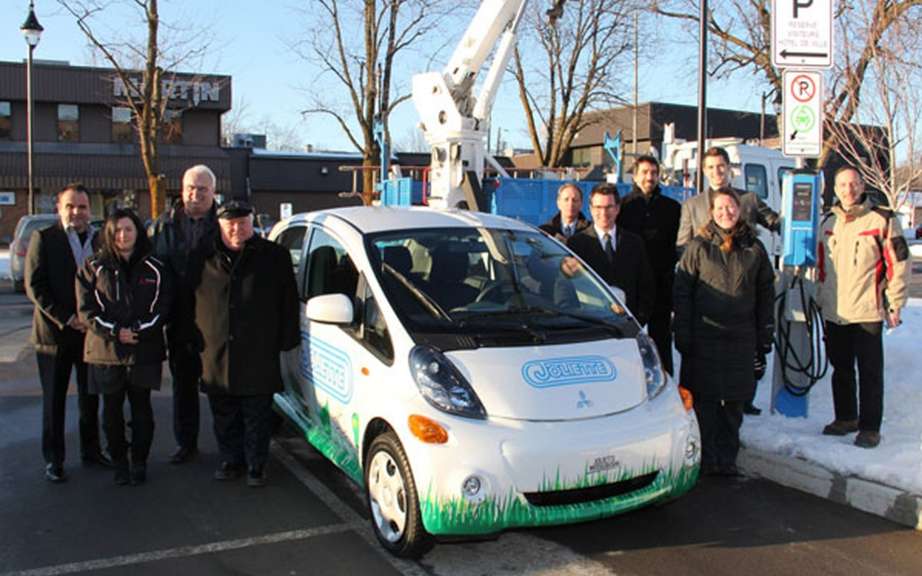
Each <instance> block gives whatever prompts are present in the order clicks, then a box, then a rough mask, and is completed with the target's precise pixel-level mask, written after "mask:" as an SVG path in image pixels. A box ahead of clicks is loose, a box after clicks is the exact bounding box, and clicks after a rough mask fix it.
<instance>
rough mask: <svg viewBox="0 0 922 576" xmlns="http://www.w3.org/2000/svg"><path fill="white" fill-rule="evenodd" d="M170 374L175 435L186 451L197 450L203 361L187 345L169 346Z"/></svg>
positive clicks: (178, 443) (177, 441)
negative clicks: (187, 449) (200, 381)
mask: <svg viewBox="0 0 922 576" xmlns="http://www.w3.org/2000/svg"><path fill="white" fill-rule="evenodd" d="M170 374H171V375H172V376H173V436H174V437H175V438H176V444H177V445H178V446H182V447H184V448H190V449H192V448H198V428H199V394H198V387H199V380H200V379H201V377H202V361H201V358H199V355H198V353H197V352H190V351H189V350H187V349H186V348H185V347H184V346H175V347H174V346H170Z"/></svg>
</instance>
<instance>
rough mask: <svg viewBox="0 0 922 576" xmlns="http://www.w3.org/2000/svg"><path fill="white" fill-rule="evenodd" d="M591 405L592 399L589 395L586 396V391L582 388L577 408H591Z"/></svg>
mask: <svg viewBox="0 0 922 576" xmlns="http://www.w3.org/2000/svg"><path fill="white" fill-rule="evenodd" d="M590 406H592V400H590V399H589V397H588V396H586V393H585V392H583V391H582V390H580V391H579V401H577V403H576V409H577V410H579V409H580V408H589V407H590Z"/></svg>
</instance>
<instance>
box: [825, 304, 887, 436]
mask: <svg viewBox="0 0 922 576" xmlns="http://www.w3.org/2000/svg"><path fill="white" fill-rule="evenodd" d="M882 330H883V323H882V322H866V323H863V324H835V323H833V322H827V323H826V354H827V355H828V356H829V363H830V364H832V401H833V405H834V406H835V411H836V420H858V429H859V430H870V431H873V432H880V422H881V420H882V418H883V413H884V344H883V339H882V337H881V332H882ZM856 361H857V364H858V379H859V380H860V382H859V383H858V384H860V385H859V386H858V398H857V401H856V397H855V388H856V379H855V363H856ZM859 408H860V410H859Z"/></svg>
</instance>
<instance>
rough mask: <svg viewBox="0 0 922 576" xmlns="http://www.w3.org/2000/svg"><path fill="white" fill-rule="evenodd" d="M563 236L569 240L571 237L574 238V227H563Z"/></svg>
mask: <svg viewBox="0 0 922 576" xmlns="http://www.w3.org/2000/svg"><path fill="white" fill-rule="evenodd" d="M563 235H564V236H566V237H567V238H569V237H570V236H573V227H572V226H569V225H568V226H564V227H563Z"/></svg>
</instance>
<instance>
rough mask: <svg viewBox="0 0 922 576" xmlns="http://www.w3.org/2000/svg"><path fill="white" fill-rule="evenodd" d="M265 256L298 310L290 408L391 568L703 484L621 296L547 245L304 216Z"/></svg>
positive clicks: (500, 235)
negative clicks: (351, 497)
mask: <svg viewBox="0 0 922 576" xmlns="http://www.w3.org/2000/svg"><path fill="white" fill-rule="evenodd" d="M270 238H271V239H273V240H275V241H276V242H279V243H280V244H282V245H284V246H286V247H287V248H288V249H289V250H290V251H291V255H292V261H293V264H294V266H295V273H296V277H297V280H298V287H299V290H300V296H301V300H302V306H301V346H300V349H299V350H298V351H297V352H292V353H290V354H288V355H286V356H285V357H284V358H283V363H284V366H283V374H284V378H285V391H284V392H283V393H281V394H277V395H276V397H275V400H276V403H277V406H278V407H279V408H280V409H281V410H282V411H283V412H284V413H285V414H286V415H287V416H288V417H289V418H290V419H291V420H292V421H293V422H294V423H296V424H297V425H298V426H299V427H300V429H301V430H303V432H304V434H305V436H306V438H307V439H308V441H309V442H310V443H311V444H313V445H314V446H315V447H316V448H317V449H318V450H319V451H320V452H321V453H323V454H324V455H325V456H326V457H328V458H329V459H330V460H332V461H333V462H334V463H335V464H336V465H337V466H339V467H340V468H341V469H342V470H343V471H345V473H346V474H348V475H349V476H350V477H351V478H352V479H353V480H355V481H356V482H358V483H359V484H360V485H362V486H364V488H365V492H366V495H367V500H368V506H369V510H370V513H371V520H372V525H373V527H374V530H375V533H376V534H377V536H378V538H379V540H380V541H381V543H382V545H383V546H385V547H386V548H387V549H388V550H390V551H391V552H392V553H394V554H397V555H402V556H413V555H418V554H420V553H422V552H423V551H425V549H426V548H427V546H428V544H429V543H430V542H431V540H432V538H431V537H432V536H447V535H452V536H458V535H480V534H490V533H495V532H498V531H501V530H503V529H506V528H512V527H519V526H541V525H551V524H563V523H569V522H579V521H584V520H591V519H596V518H602V517H605V516H610V515H613V514H617V513H620V512H624V511H627V510H632V509H635V508H638V507H641V506H644V505H647V504H650V503H653V502H658V501H663V500H666V499H671V498H674V497H676V496H678V495H680V494H682V493H684V492H686V491H688V490H689V489H690V488H691V487H692V486H693V485H694V484H695V482H696V480H697V478H698V467H699V461H700V450H699V446H700V438H699V432H698V424H697V421H696V419H695V416H694V412H693V411H692V410H691V401H690V398H689V397H688V396H687V395H685V396H683V395H682V394H680V392H679V389H678V388H677V387H676V386H675V385H674V384H673V383H672V382H671V381H670V380H669V378H668V377H667V376H666V374H665V373H664V372H663V370H662V368H661V366H660V362H659V359H658V357H657V353H656V349H655V347H654V344H653V341H652V340H651V339H650V338H649V337H648V336H647V335H646V333H645V332H643V331H642V330H641V329H640V327H639V326H638V325H637V323H636V322H635V320H634V319H633V317H632V316H631V315H630V313H629V312H628V311H626V310H625V309H624V308H623V306H622V305H621V303H620V302H619V300H618V299H617V298H616V297H615V296H614V295H613V293H612V290H611V289H610V288H609V287H608V286H606V285H605V283H604V282H602V281H601V280H600V279H599V278H598V277H597V276H596V275H595V274H594V273H592V272H590V271H588V270H587V268H586V267H585V265H584V264H583V263H582V262H581V261H579V260H578V259H577V258H576V257H575V256H573V254H572V253H570V252H569V251H568V250H567V249H566V248H565V247H564V246H563V245H561V244H560V243H558V242H557V241H556V240H553V239H551V238H549V237H547V236H545V235H544V234H542V233H541V232H540V231H538V230H537V229H535V228H533V227H531V226H529V225H527V224H523V223H521V222H518V221H516V220H511V219H508V218H503V217H499V216H492V215H489V214H482V213H475V212H468V211H452V210H439V211H436V210H430V209H427V208H372V207H361V208H343V209H335V210H324V211H319V212H312V213H308V214H299V215H296V216H293V217H292V218H289V219H287V220H285V221H282V222H280V223H278V224H277V225H276V226H275V228H274V229H273V231H272V233H271V235H270ZM683 394H684V391H683Z"/></svg>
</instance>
